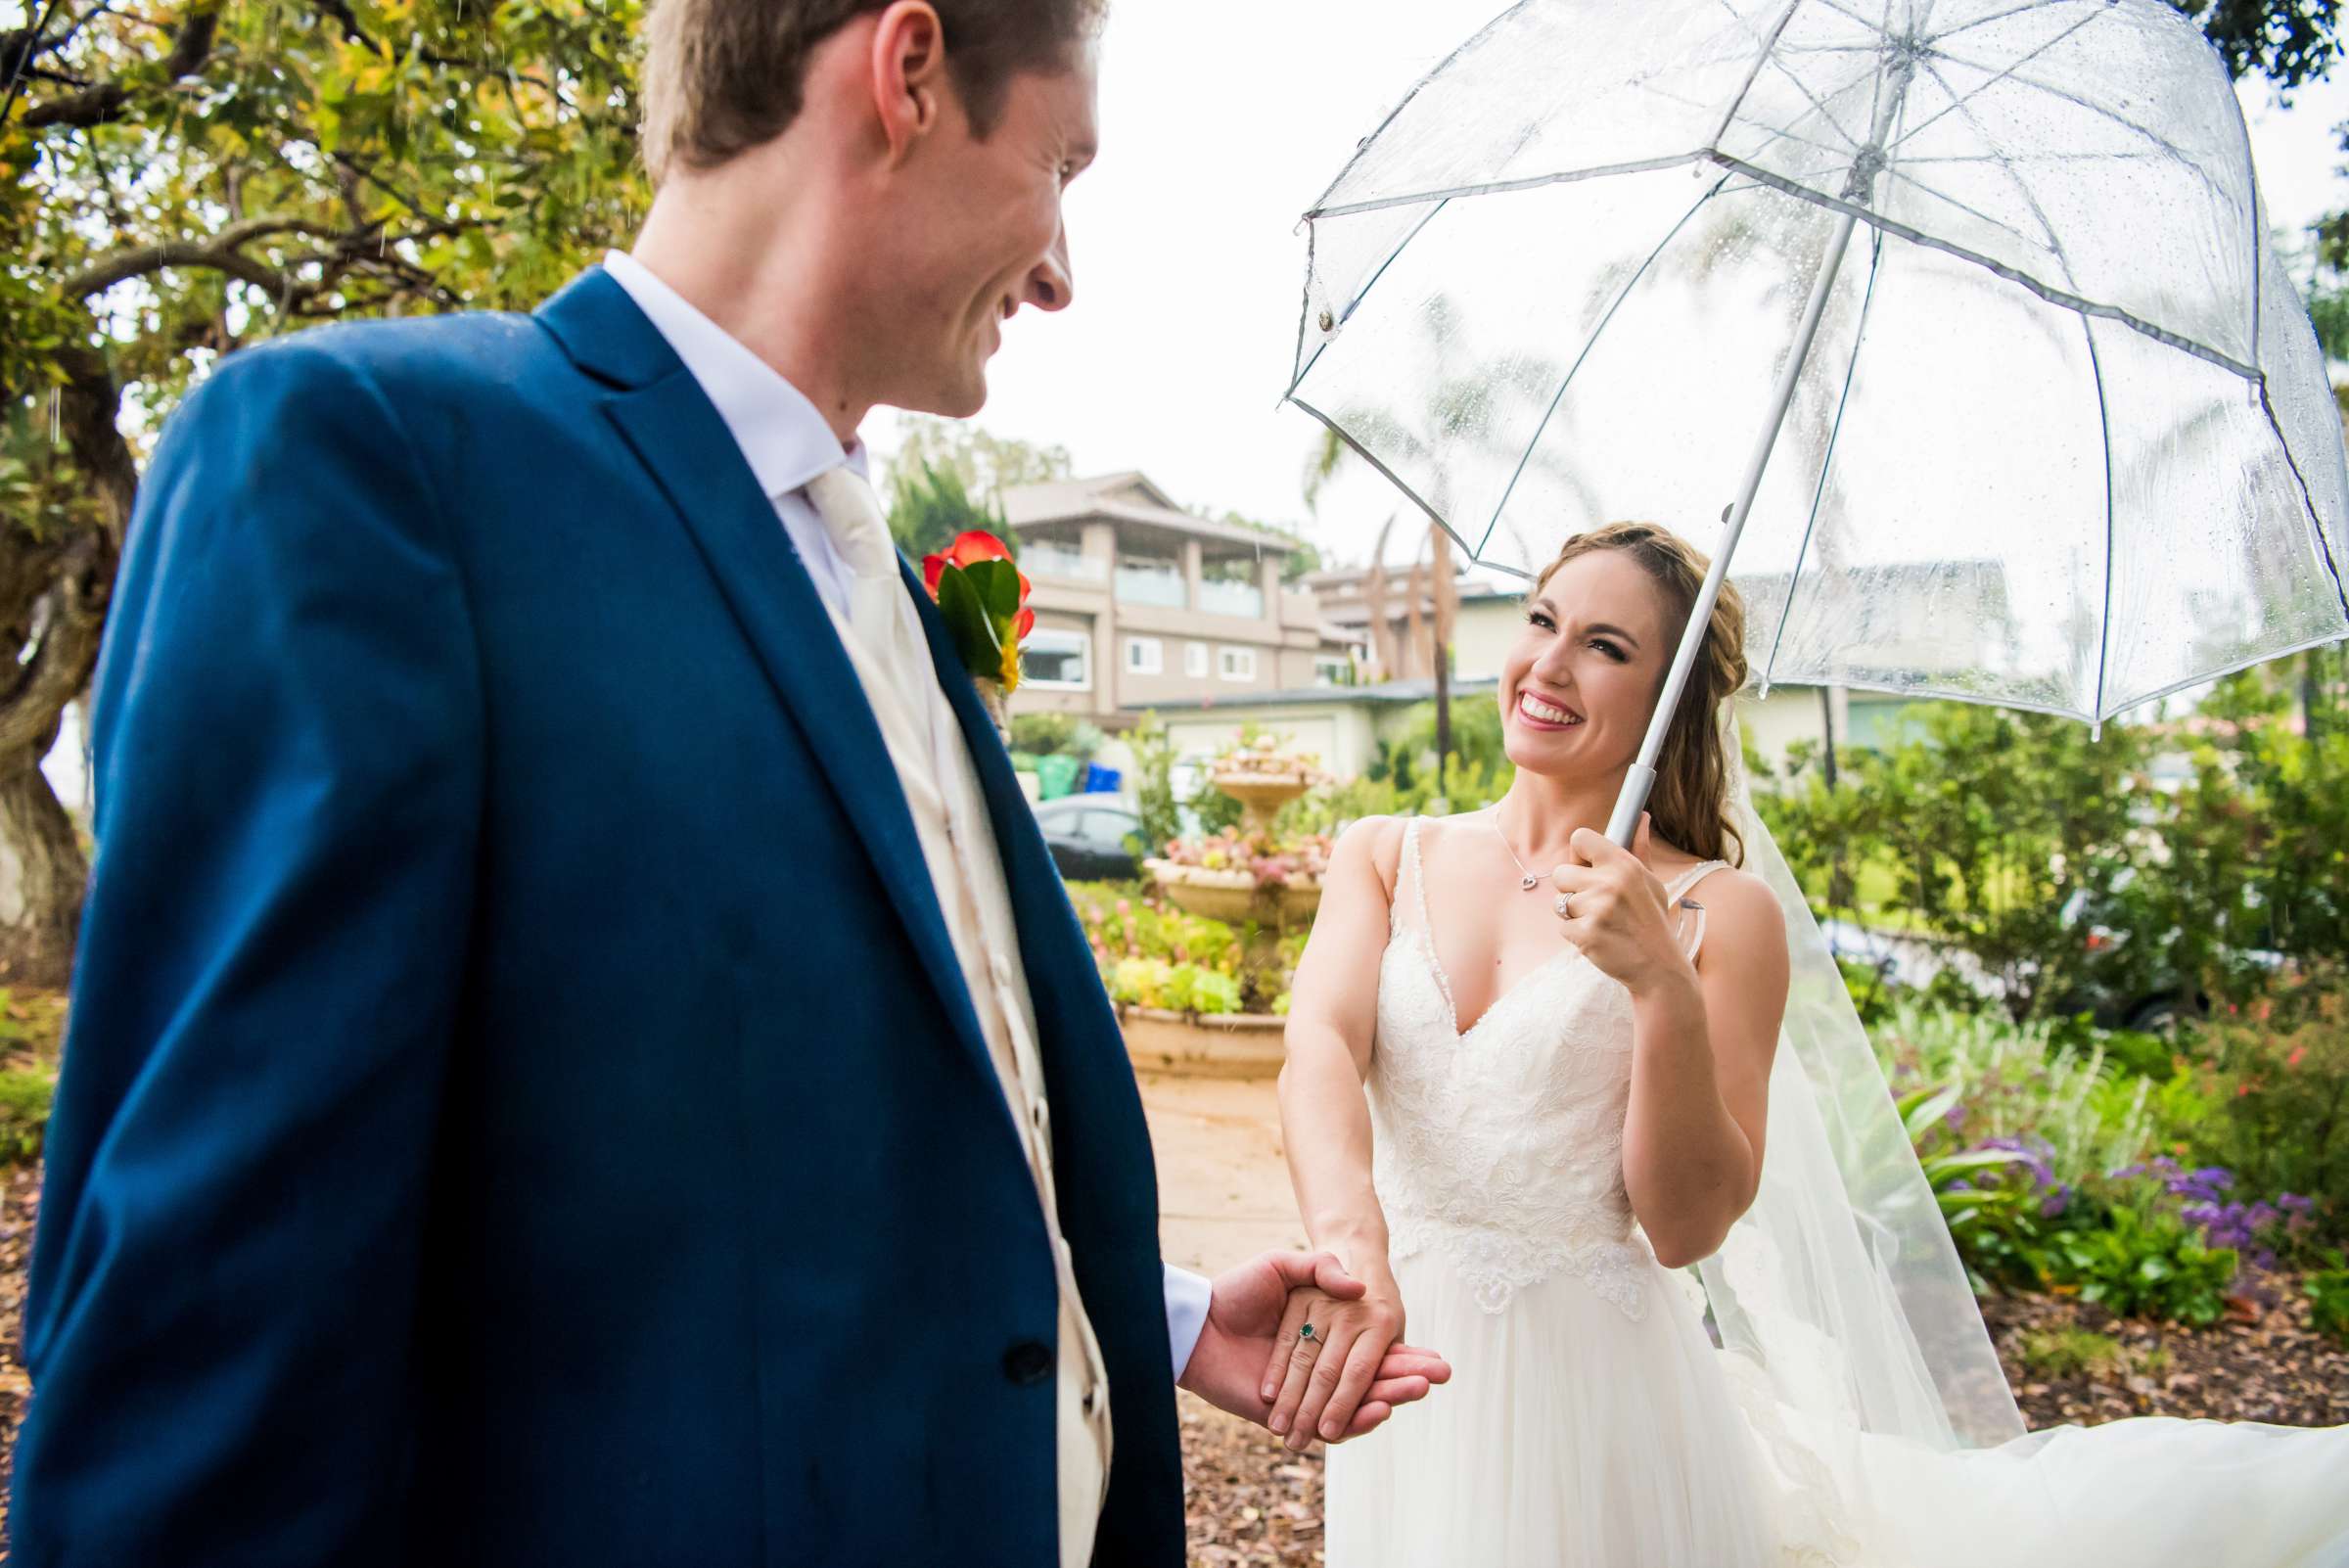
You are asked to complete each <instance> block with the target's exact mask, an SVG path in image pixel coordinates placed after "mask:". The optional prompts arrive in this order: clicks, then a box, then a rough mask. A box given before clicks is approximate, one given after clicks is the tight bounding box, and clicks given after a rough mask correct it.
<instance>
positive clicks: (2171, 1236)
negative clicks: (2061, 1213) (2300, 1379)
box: [2049, 1204, 2238, 1328]
mask: <svg viewBox="0 0 2349 1568" xmlns="http://www.w3.org/2000/svg"><path fill="white" fill-rule="evenodd" d="M2237 1262H2238V1260H2237V1259H2236V1256H2235V1253H2234V1249H2233V1248H2231V1247H2207V1246H2205V1245H2203V1243H2202V1241H2201V1238H2200V1237H2199V1236H2198V1235H2197V1234H2196V1233H2195V1232H2194V1230H2193V1229H2192V1227H2191V1226H2189V1225H2188V1224H2187V1223H2186V1222H2184V1221H2182V1220H2180V1219H2178V1218H2177V1217H2176V1216H2174V1215H2170V1214H2164V1213H2158V1212H2148V1211H2146V1210H2144V1209H2142V1208H2139V1207H2137V1206H2134V1205H2128V1204H2122V1205H2117V1206H2114V1207H2112V1208H2110V1209H2108V1210H2106V1212H2105V1214H2104V1216H2103V1222H2102V1223H2101V1224H2097V1225H2095V1226H2093V1227H2092V1226H2080V1227H2071V1226H2067V1227H2065V1228H2063V1229H2060V1230H2058V1231H2056V1232H2055V1233H2054V1235H2053V1236H2052V1238H2051V1245H2050V1267H2049V1272H2050V1274H2051V1276H2052V1278H2053V1280H2054V1282H2055V1283H2056V1284H2058V1285H2063V1286H2068V1287H2071V1288H2073V1289H2076V1290H2077V1291H2078V1292H2079V1295H2080V1299H2081V1300H2082V1301H2089V1302H2096V1303H2097V1304H2099V1305H2101V1306H2103V1307H2104V1308H2106V1309H2107V1310H2108V1311H2111V1312H2113V1313H2117V1314H2120V1315H2121V1316H2123V1317H2148V1318H2153V1319H2155V1320H2157V1321H2164V1322H2173V1323H2190V1324H2192V1325H2193V1326H2195V1327H2197V1328H2206V1327H2208V1326H2209V1325H2210V1324H2212V1323H2215V1322H2217V1321H2218V1320H2219V1318H2220V1316H2221V1315H2222V1314H2224V1313H2225V1312H2226V1310H2227V1289H2228V1287H2229V1286H2230V1285H2231V1284H2233V1283H2234V1275H2235V1269H2236V1267H2237Z"/></svg>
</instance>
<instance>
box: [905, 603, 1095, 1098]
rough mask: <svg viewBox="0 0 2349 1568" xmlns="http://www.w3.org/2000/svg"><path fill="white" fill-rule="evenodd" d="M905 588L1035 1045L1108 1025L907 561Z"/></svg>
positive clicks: (1082, 948)
mask: <svg viewBox="0 0 2349 1568" xmlns="http://www.w3.org/2000/svg"><path fill="white" fill-rule="evenodd" d="M900 569H901V575H902V576H903V577H904V579H905V591H906V592H908V593H910V594H912V595H913V599H914V604H915V606H916V608H917V609H918V610H919V612H920V618H921V623H922V632H923V635H924V636H925V637H927V638H928V639H929V643H930V662H931V664H932V666H933V667H934V668H935V669H937V671H938V683H939V687H940V689H941V690H943V691H944V693H945V694H946V702H947V705H948V706H949V707H951V708H952V709H953V711H954V719H955V722H956V723H957V724H959V725H960V726H961V727H962V738H963V741H964V743H965V745H966V746H967V748H968V749H969V751H970V755H971V765H972V766H973V767H974V768H975V769H976V770H977V772H978V774H979V786H980V789H981V792H982V793H983V794H984V795H985V797H986V800H987V814H988V819H989V821H990V823H991V824H992V825H993V827H994V830H995V848H996V852H997V853H999V854H1001V856H1002V857H1003V882H1004V885H1005V887H1007V888H1008V889H1009V890H1010V893H1011V912H1012V921H1013V924H1014V927H1015V928H1016V929H1017V931H1018V932H1019V939H1020V963H1021V966H1022V967H1023V968H1024V969H1026V971H1027V974H1028V991H1029V995H1030V999H1031V1000H1032V1001H1033V1002H1034V1003H1035V1008H1036V1032H1037V1034H1038V1036H1039V1037H1041V1038H1040V1039H1039V1041H1038V1044H1039V1047H1041V1046H1045V1045H1049V1044H1050V1043H1051V1042H1053V1041H1054V1040H1055V1039H1056V1038H1060V1037H1062V1036H1063V1035H1065V1034H1067V1033H1068V1032H1070V1031H1072V1030H1076V1029H1078V1028H1080V1027H1081V1026H1082V1025H1083V1024H1085V1023H1086V1022H1087V1021H1088V1020H1089V1021H1090V1022H1091V1023H1092V1024H1094V1025H1095V1026H1097V1027H1099V1028H1102V1029H1107V1030H1109V1031H1112V1032H1113V1033H1114V1031H1115V1030H1116V1028H1117V1015H1116V1014H1115V1013H1114V1012H1112V1011H1111V1010H1110V1006H1109V993H1108V992H1107V991H1106V990H1104V989H1103V987H1102V985H1101V977H1100V973H1099V971H1097V970H1096V969H1095V968H1094V967H1093V958H1092V950H1091V948H1089V947H1088V946H1086V945H1085V940H1084V932H1083V928H1082V927H1081V926H1080V925H1079V924H1078V922H1077V913H1076V910H1075V909H1074V908H1073V907H1072V906H1071V905H1070V902H1069V898H1068V892H1067V889H1066V888H1065V886H1064V885H1063V884H1062V882H1061V879H1060V871H1059V868H1058V867H1056V866H1054V865H1053V863H1052V854H1051V852H1050V851H1049V850H1048V849H1046V848H1045V846H1044V835H1043V830H1042V829H1041V828H1039V827H1038V826H1036V812H1035V811H1034V809H1032V808H1031V807H1029V805H1028V798H1027V797H1026V796H1025V795H1023V794H1021V793H1020V781H1019V775H1018V774H1016V773H1014V772H1013V771H1012V769H1011V757H1010V755H1009V754H1008V753H1006V752H1005V751H1004V750H1003V743H1002V741H1001V740H1000V739H998V738H997V736H996V734H995V726H994V722H993V720H991V719H990V718H989V717H988V714H987V708H986V706H985V705H984V704H982V703H981V702H980V700H979V692H978V688H977V687H976V686H975V685H974V684H973V683H972V680H971V676H970V672H969V671H968V670H966V669H963V665H962V657H961V655H960V654H958V653H956V652H955V650H954V645H953V642H952V640H951V639H950V638H949V637H948V636H947V634H946V624H945V622H944V620H943V619H942V618H941V617H940V616H939V613H938V608H937V606H935V605H933V604H932V603H931V602H930V595H929V593H928V592H927V591H926V590H925V589H924V588H923V587H922V585H921V579H920V578H918V577H916V576H914V575H913V572H912V569H911V567H910V566H906V565H904V564H903V563H900ZM1043 1057H1044V1066H1045V1076H1046V1077H1047V1079H1049V1080H1052V1081H1054V1083H1053V1087H1054V1092H1056V1093H1057V1090H1058V1084H1059V1081H1060V1069H1062V1068H1064V1067H1065V1066H1066V1065H1067V1063H1066V1056H1065V1053H1063V1052H1061V1051H1057V1050H1051V1049H1045V1050H1043Z"/></svg>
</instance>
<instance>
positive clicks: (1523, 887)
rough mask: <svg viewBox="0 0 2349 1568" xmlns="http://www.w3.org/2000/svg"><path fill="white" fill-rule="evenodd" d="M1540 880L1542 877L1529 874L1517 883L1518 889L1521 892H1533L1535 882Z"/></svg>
mask: <svg viewBox="0 0 2349 1568" xmlns="http://www.w3.org/2000/svg"><path fill="white" fill-rule="evenodd" d="M1539 880H1541V879H1540V878H1538V877H1534V876H1531V875H1529V876H1527V877H1525V878H1524V879H1523V880H1522V881H1520V882H1519V883H1518V884H1517V891H1518V892H1520V893H1531V892H1533V891H1534V884H1535V883H1536V882H1537V881H1539Z"/></svg>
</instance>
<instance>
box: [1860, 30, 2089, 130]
mask: <svg viewBox="0 0 2349 1568" xmlns="http://www.w3.org/2000/svg"><path fill="white" fill-rule="evenodd" d="M2100 15H2102V13H2101V12H2096V11H2092V12H2090V13H2089V14H2088V15H2087V16H2085V17H2082V18H2081V19H2080V20H2079V21H2078V22H2075V23H2072V24H2071V25H2070V26H2068V27H2066V28H2064V29H2063V31H2061V32H2059V33H2057V34H2056V35H2055V36H2054V37H2052V38H2050V39H2049V40H2048V41H2047V42H2046V43H2043V44H2041V45H2040V46H2039V47H2038V48H2037V49H2034V50H2032V51H2031V52H2030V53H2029V54H2027V55H2024V56H2023V57H2022V58H2021V59H2019V60H2015V61H2011V62H2009V63H2008V64H2007V66H2006V69H2004V70H2001V71H1999V72H1998V73H1997V74H1995V75H1993V76H1992V77H1991V78H1990V79H1989V80H1988V81H1986V82H1983V83H1981V84H1980V85H1979V86H1977V87H1975V88H1974V90H1973V91H1971V92H1969V93H1967V94H1966V95H1965V96H1964V97H1962V98H1960V97H1958V96H1957V91H1956V89H1954V88H1952V87H1951V86H1950V83H1949V80H1948V78H1946V77H1944V76H1943V75H1942V74H1941V72H1940V71H1938V70H1935V71H1933V72H1932V75H1933V79H1934V80H1935V81H1937V82H1940V83H1941V86H1942V90H1943V91H1944V92H1947V93H1949V94H1950V106H1949V107H1948V108H1947V109H1944V110H1943V111H1941V113H1939V114H1937V115H1926V116H1925V117H1924V118H1923V119H1921V120H1919V121H1917V122H1916V123H1915V124H1914V125H1911V126H1910V127H1909V128H1908V129H1907V130H1905V131H1903V132H1901V134H1900V135H1899V136H1898V137H1897V138H1895V139H1894V141H1893V143H1892V147H1887V148H1886V149H1885V151H1886V152H1887V153H1889V152H1891V151H1892V150H1893V148H1895V147H1899V146H1900V145H1901V144H1902V143H1903V142H1907V141H1910V140H1912V139H1913V138H1914V137H1916V136H1918V135H1919V134H1921V133H1922V132H1924V131H1925V130H1927V129H1929V128H1930V127H1932V126H1934V125H1938V124H1940V123H1941V122H1942V121H1943V120H1944V119H1947V118H1948V117H1949V116H1950V115H1955V114H1957V112H1958V111H1960V110H1962V109H1964V108H1965V106H1966V105H1968V104H1970V103H1972V102H1973V101H1974V100H1975V99H1977V98H1979V97H1981V96H1982V95H1983V94H1984V93H1986V92H1988V91H1990V90H1991V89H1992V88H1993V87H1996V86H1997V85H1998V84H1999V83H2001V82H2003V81H2004V80H2006V79H2007V78H2008V77H2010V76H2013V75H2014V73H2015V72H2016V71H2018V70H2020V69H2023V68H2024V67H2025V66H2027V65H2029V64H2031V62H2032V61H2034V60H2037V59H2038V58H2039V57H2040V56H2041V55H2044V54H2046V53H2047V52H2048V51H2049V50H2050V49H2052V48H2054V47H2055V46H2056V45H2057V44H2059V43H2061V42H2063V41H2064V40H2065V39H2066V38H2069V37H2070V36H2071V35H2072V34H2073V33H2076V32H2078V31H2079V30H2080V29H2081V28H2083V27H2085V26H2087V25H2088V24H2089V23H2092V22H2094V21H2096V18H2097V17H2098V16H2100ZM1935 53H1937V54H1939V55H1940V56H1941V58H1942V59H1944V60H1951V61H1956V62H1957V64H1958V65H1960V66H1971V67H1972V68H1973V69H1976V70H1987V69H1990V68H1989V67H1987V66H1981V65H1976V64H1975V63H1974V62H1973V61H1971V60H1966V59H1962V58H1960V57H1959V56H1957V55H1953V54H1951V53H1950V52H1949V51H1947V50H1936V51H1935ZM1917 58H1918V63H1919V64H1922V63H1923V61H1924V59H1925V58H1926V57H1924V56H1923V55H1919V56H1918V57H1917ZM1926 69H1929V70H1930V69H1931V68H1930V67H1927V68H1926ZM2016 79H2017V80H2019V81H2022V82H2023V83H2024V84H2025V85H2032V83H2031V82H2030V79H2029V78H2028V77H2016ZM1968 117H1969V118H1970V117H1971V116H1970V115H1969V116H1968ZM1974 123H1975V125H1976V126H1977V127H1979V126H1980V125H1981V123H1982V122H1981V121H1980V120H1978V119H1977V120H1975V121H1974ZM1984 140H1985V142H1987V141H1988V133H1987V132H1985V136H1984Z"/></svg>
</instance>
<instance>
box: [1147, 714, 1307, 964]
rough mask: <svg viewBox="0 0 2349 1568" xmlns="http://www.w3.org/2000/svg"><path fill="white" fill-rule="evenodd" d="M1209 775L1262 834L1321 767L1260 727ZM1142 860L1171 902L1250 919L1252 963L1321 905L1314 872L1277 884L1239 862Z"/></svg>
mask: <svg viewBox="0 0 2349 1568" xmlns="http://www.w3.org/2000/svg"><path fill="white" fill-rule="evenodd" d="M1209 777H1210V778H1211V779H1212V780H1213V781H1214V783H1215V786H1216V788H1218V789H1220V790H1221V791H1222V792H1223V793H1224V794H1226V795H1228V796H1230V797H1231V798H1232V799H1233V800H1235V801H1238V802H1239V803H1240V832H1241V834H1242V836H1243V837H1245V836H1249V835H1255V834H1262V835H1263V836H1264V837H1265V838H1266V839H1267V841H1268V840H1270V839H1271V837H1272V819H1273V818H1274V817H1275V816H1277V815H1279V814H1280V808H1281V807H1284V806H1286V805H1288V804H1289V803H1290V802H1291V801H1293V800H1295V799H1297V797H1299V796H1300V795H1303V794H1304V793H1305V792H1306V791H1307V790H1310V789H1312V788H1313V785H1314V784H1315V783H1317V782H1318V781H1319V779H1320V774H1319V772H1318V770H1316V769H1315V767H1314V766H1313V759H1311V758H1307V757H1300V756H1295V755H1292V754H1288V753H1284V752H1282V751H1281V750H1280V749H1279V746H1278V743H1277V742H1276V741H1274V740H1273V738H1272V737H1271V736H1269V735H1267V736H1265V737H1263V738H1261V739H1259V740H1258V741H1257V742H1256V743H1255V745H1253V746H1246V747H1241V748H1240V749H1238V750H1236V751H1233V752H1230V753H1227V754H1225V756H1224V757H1223V758H1222V759H1221V760H1220V761H1218V762H1217V763H1216V768H1215V771H1214V772H1213V773H1211V774H1210V775H1209ZM1143 868H1144V869H1145V870H1147V871H1148V872H1149V873H1150V875H1151V876H1152V877H1154V878H1155V879H1156V880H1157V882H1158V885H1159V886H1160V887H1161V888H1164V889H1165V890H1166V894H1167V899H1168V901H1169V902H1171V903H1173V904H1174V905H1175V906H1176V907H1177V908H1180V909H1184V910H1187V911H1189V912H1190V913H1192V914H1195V915H1204V916H1206V917H1207V918H1208V919H1210V920H1221V921H1224V922H1226V923H1227V924H1230V925H1234V926H1237V925H1241V924H1242V923H1244V922H1247V921H1251V920H1253V921H1255V922H1256V926H1257V934H1256V939H1255V941H1254V942H1253V943H1252V944H1251V945H1250V948H1249V953H1248V959H1249V962H1250V963H1252V964H1255V963H1260V962H1262V963H1267V964H1269V963H1271V962H1273V961H1275V960H1276V957H1277V953H1278V948H1279V944H1280V938H1281V934H1282V933H1283V932H1285V931H1288V930H1291V929H1293V928H1295V927H1297V926H1302V925H1309V924H1311V923H1312V921H1313V911H1314V910H1315V909H1317V908H1319V907H1320V906H1321V883H1320V880H1319V879H1318V878H1314V877H1306V876H1302V875H1300V876H1293V877H1291V878H1289V879H1288V881H1287V882H1286V883H1284V884H1282V885H1280V886H1277V887H1269V888H1260V887H1259V886H1257V881H1256V874H1255V873H1254V872H1253V871H1251V870H1249V869H1248V868H1247V867H1246V866H1234V867H1228V868H1222V869H1218V868H1213V867H1209V866H1198V865H1180V864H1177V863H1176V862H1174V861H1173V860H1161V859H1155V858H1154V859H1150V860H1146V861H1144V862H1143Z"/></svg>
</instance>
